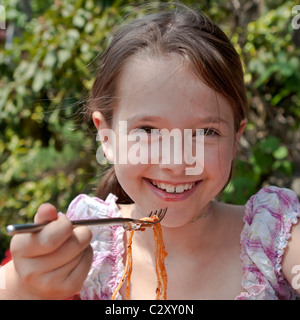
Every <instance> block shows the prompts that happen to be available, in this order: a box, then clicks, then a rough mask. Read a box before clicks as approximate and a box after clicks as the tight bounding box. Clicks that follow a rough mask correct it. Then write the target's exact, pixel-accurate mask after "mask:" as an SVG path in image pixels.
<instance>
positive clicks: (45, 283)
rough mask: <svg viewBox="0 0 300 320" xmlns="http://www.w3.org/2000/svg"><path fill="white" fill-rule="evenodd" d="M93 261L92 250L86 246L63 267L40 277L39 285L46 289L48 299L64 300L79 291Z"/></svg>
mask: <svg viewBox="0 0 300 320" xmlns="http://www.w3.org/2000/svg"><path fill="white" fill-rule="evenodd" d="M92 260H93V250H92V248H91V246H88V247H87V248H86V249H85V250H84V251H82V252H81V253H80V254H79V255H77V256H76V257H75V258H74V259H73V260H71V261H70V262H69V263H67V264H65V265H64V266H62V267H60V268H58V269H55V270H53V271H51V272H48V273H47V274H45V275H44V276H42V277H40V281H39V283H40V285H41V286H42V287H43V288H47V295H50V297H49V298H50V299H64V298H66V297H68V296H71V295H73V294H75V293H77V292H78V291H80V290H81V287H82V284H83V282H84V280H85V279H86V277H87V274H88V272H89V270H90V266H91V263H92Z"/></svg>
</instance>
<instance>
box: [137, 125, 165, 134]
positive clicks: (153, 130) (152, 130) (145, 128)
mask: <svg viewBox="0 0 300 320" xmlns="http://www.w3.org/2000/svg"><path fill="white" fill-rule="evenodd" d="M134 131H135V132H139V131H141V132H144V133H147V134H151V133H152V134H153V133H159V129H156V128H154V127H151V126H143V127H138V128H135V129H134Z"/></svg>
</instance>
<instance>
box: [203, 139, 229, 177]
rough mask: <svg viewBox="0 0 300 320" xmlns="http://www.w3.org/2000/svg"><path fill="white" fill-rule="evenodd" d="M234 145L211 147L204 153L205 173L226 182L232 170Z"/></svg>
mask: <svg viewBox="0 0 300 320" xmlns="http://www.w3.org/2000/svg"><path fill="white" fill-rule="evenodd" d="M232 152H233V147H232V145H228V144H223V145H222V144H219V145H218V146H213V147H212V146H209V147H206V148H205V152H204V171H205V172H206V174H208V175H210V176H214V177H217V178H218V179H219V180H222V183H223V182H224V183H225V182H226V181H227V179H228V176H229V174H230V170H231V163H232Z"/></svg>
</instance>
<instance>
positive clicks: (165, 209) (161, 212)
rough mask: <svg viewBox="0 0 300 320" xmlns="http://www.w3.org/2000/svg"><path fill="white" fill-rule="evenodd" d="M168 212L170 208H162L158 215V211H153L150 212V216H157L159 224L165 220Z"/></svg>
mask: <svg viewBox="0 0 300 320" xmlns="http://www.w3.org/2000/svg"><path fill="white" fill-rule="evenodd" d="M167 210H168V208H164V209H163V208H161V209H160V210H159V211H158V213H157V210H155V211H154V212H153V211H151V212H150V214H149V217H153V216H155V215H156V216H157V217H158V221H157V222H160V221H161V220H162V219H163V218H164V216H165V215H166V213H167Z"/></svg>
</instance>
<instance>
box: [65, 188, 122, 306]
mask: <svg viewBox="0 0 300 320" xmlns="http://www.w3.org/2000/svg"><path fill="white" fill-rule="evenodd" d="M116 200H117V197H116V196H114V195H112V194H109V195H108V196H107V198H106V200H105V201H103V200H100V199H99V198H95V197H93V198H92V197H89V196H87V195H84V194H81V195H79V196H77V197H76V198H75V199H74V200H73V201H72V202H71V203H70V205H69V208H68V211H67V216H68V218H70V219H73V220H80V219H95V218H113V217H120V216H121V213H120V211H119V209H118V206H117V204H116ZM90 229H91V231H92V234H93V237H92V240H91V246H92V248H93V252H94V255H93V262H92V266H91V269H90V271H89V273H88V276H87V278H86V280H85V282H84V284H83V287H82V289H81V292H80V298H81V299H82V300H108V299H111V296H112V294H113V292H114V290H115V288H116V286H117V285H118V283H119V282H120V280H121V277H122V273H123V270H124V263H123V254H124V240H123V235H124V229H123V227H122V226H101V227H100V226H92V227H90ZM116 299H121V296H120V294H118V295H117V296H116Z"/></svg>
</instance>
